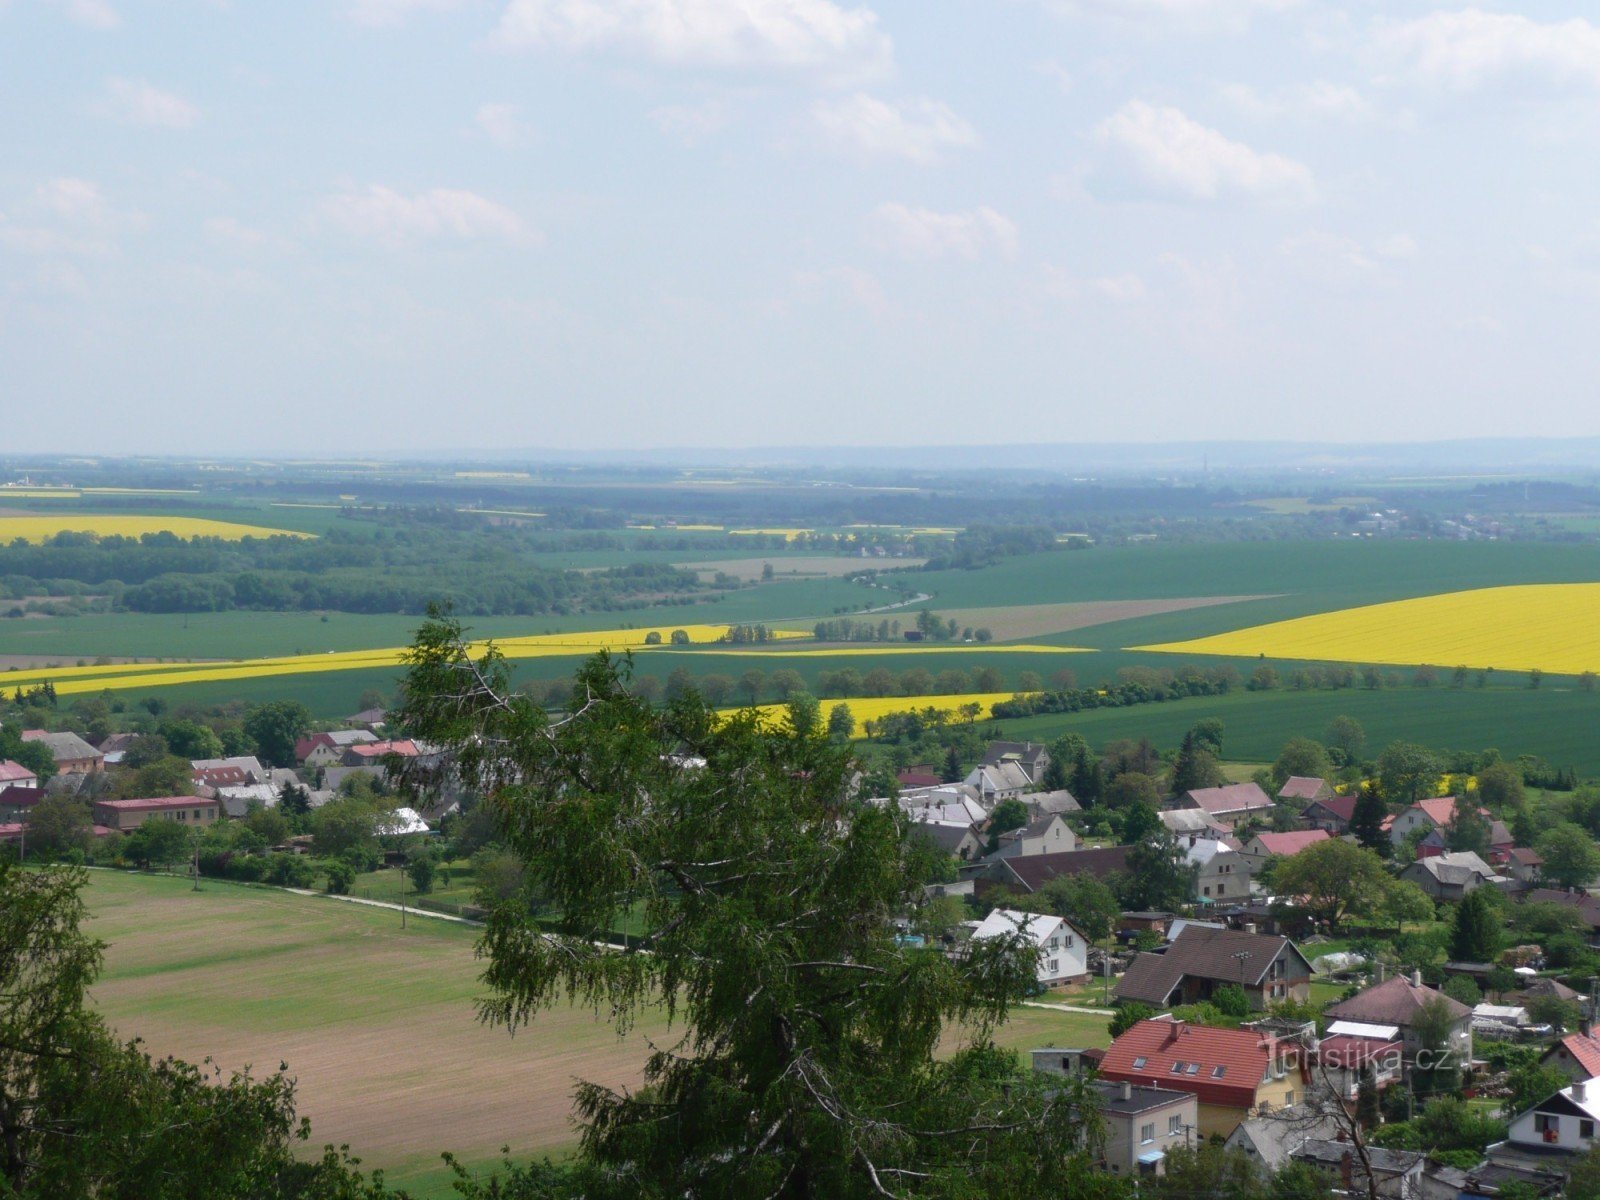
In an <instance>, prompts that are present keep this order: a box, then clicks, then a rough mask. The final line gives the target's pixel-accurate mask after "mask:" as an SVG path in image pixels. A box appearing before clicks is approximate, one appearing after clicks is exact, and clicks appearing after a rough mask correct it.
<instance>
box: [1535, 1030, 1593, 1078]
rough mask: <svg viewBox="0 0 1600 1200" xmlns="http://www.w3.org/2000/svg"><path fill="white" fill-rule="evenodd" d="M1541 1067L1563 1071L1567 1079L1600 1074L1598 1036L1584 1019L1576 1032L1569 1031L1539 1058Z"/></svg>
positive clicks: (1591, 1076)
mask: <svg viewBox="0 0 1600 1200" xmlns="http://www.w3.org/2000/svg"><path fill="white" fill-rule="evenodd" d="M1539 1065H1540V1066H1541V1067H1555V1068H1556V1069H1558V1070H1560V1071H1564V1072H1565V1073H1566V1076H1567V1078H1568V1079H1574V1080H1577V1079H1593V1078H1595V1077H1596V1076H1597V1075H1600V1037H1597V1036H1596V1035H1595V1032H1594V1030H1593V1029H1592V1028H1590V1026H1589V1023H1588V1022H1587V1021H1585V1022H1584V1023H1583V1025H1582V1026H1580V1027H1579V1029H1578V1032H1577V1033H1569V1034H1567V1036H1566V1037H1564V1038H1562V1039H1561V1040H1560V1041H1559V1042H1557V1043H1556V1044H1555V1045H1553V1046H1551V1047H1550V1049H1548V1050H1546V1051H1545V1052H1544V1055H1543V1057H1541V1058H1540V1059H1539Z"/></svg>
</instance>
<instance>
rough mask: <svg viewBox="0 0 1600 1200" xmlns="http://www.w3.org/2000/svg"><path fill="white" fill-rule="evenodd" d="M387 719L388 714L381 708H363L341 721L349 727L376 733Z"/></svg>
mask: <svg viewBox="0 0 1600 1200" xmlns="http://www.w3.org/2000/svg"><path fill="white" fill-rule="evenodd" d="M388 719H389V714H388V713H387V712H385V711H384V710H383V709H381V708H363V709H362V710H361V711H360V712H358V713H354V714H352V715H351V716H348V717H346V718H345V719H344V722H343V723H344V724H345V725H346V726H348V727H349V728H351V729H365V730H366V731H367V732H368V733H377V732H378V730H380V729H382V728H383V725H384V722H385V721H387V720H388Z"/></svg>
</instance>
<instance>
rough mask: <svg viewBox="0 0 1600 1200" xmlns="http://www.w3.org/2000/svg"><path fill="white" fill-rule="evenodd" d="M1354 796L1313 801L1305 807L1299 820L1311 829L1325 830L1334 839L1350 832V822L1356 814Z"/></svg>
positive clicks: (1331, 797) (1330, 797)
mask: <svg viewBox="0 0 1600 1200" xmlns="http://www.w3.org/2000/svg"><path fill="white" fill-rule="evenodd" d="M1356 799H1357V798H1356V797H1355V796H1329V797H1328V798H1327V799H1325V800H1313V801H1312V802H1311V803H1310V804H1308V805H1306V807H1305V811H1304V812H1302V813H1301V814H1300V819H1301V820H1302V821H1304V822H1305V823H1306V824H1307V825H1309V826H1310V827H1311V828H1312V829H1326V830H1327V831H1328V832H1329V833H1331V834H1333V835H1334V836H1335V837H1340V836H1342V835H1344V834H1346V833H1349V832H1350V821H1351V819H1352V818H1353V817H1354V816H1355V814H1356Z"/></svg>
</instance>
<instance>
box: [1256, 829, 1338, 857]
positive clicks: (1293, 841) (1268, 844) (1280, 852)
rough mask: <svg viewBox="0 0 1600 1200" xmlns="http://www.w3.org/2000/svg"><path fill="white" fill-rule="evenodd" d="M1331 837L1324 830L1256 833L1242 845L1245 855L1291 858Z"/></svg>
mask: <svg viewBox="0 0 1600 1200" xmlns="http://www.w3.org/2000/svg"><path fill="white" fill-rule="evenodd" d="M1330 840H1331V837H1330V835H1329V833H1328V831H1327V830H1326V829H1297V830H1295V831H1294V832H1293V833H1258V834H1256V836H1255V837H1253V838H1251V839H1250V840H1249V841H1248V842H1246V843H1245V844H1244V851H1245V853H1246V854H1255V855H1259V856H1261V857H1263V858H1266V857H1268V856H1273V855H1275V856H1277V857H1278V858H1293V857H1294V856H1295V855H1296V854H1299V853H1300V851H1302V850H1304V849H1305V848H1306V847H1307V846H1315V845H1316V844H1317V843H1318V842H1326V841H1330Z"/></svg>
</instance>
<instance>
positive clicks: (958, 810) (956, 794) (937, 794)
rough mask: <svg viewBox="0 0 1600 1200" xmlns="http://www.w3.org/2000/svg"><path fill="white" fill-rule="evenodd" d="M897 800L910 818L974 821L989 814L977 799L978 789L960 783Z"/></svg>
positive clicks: (954, 821) (958, 821) (943, 822)
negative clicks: (976, 790) (975, 790)
mask: <svg viewBox="0 0 1600 1200" xmlns="http://www.w3.org/2000/svg"><path fill="white" fill-rule="evenodd" d="M883 803H888V801H884V802H883ZM899 804H900V807H901V808H903V809H904V810H905V811H906V815H907V816H909V817H910V818H911V819H912V820H913V821H927V822H936V823H939V824H958V823H959V824H966V825H976V824H978V823H979V822H980V821H983V820H984V819H986V818H987V817H988V815H989V813H988V810H987V809H985V808H984V807H983V805H982V804H980V803H978V796H977V793H976V792H974V791H972V790H971V789H970V788H966V787H961V786H956V787H943V788H936V789H933V790H931V791H926V792H918V793H917V794H916V795H914V796H901V797H900V800H899Z"/></svg>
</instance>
